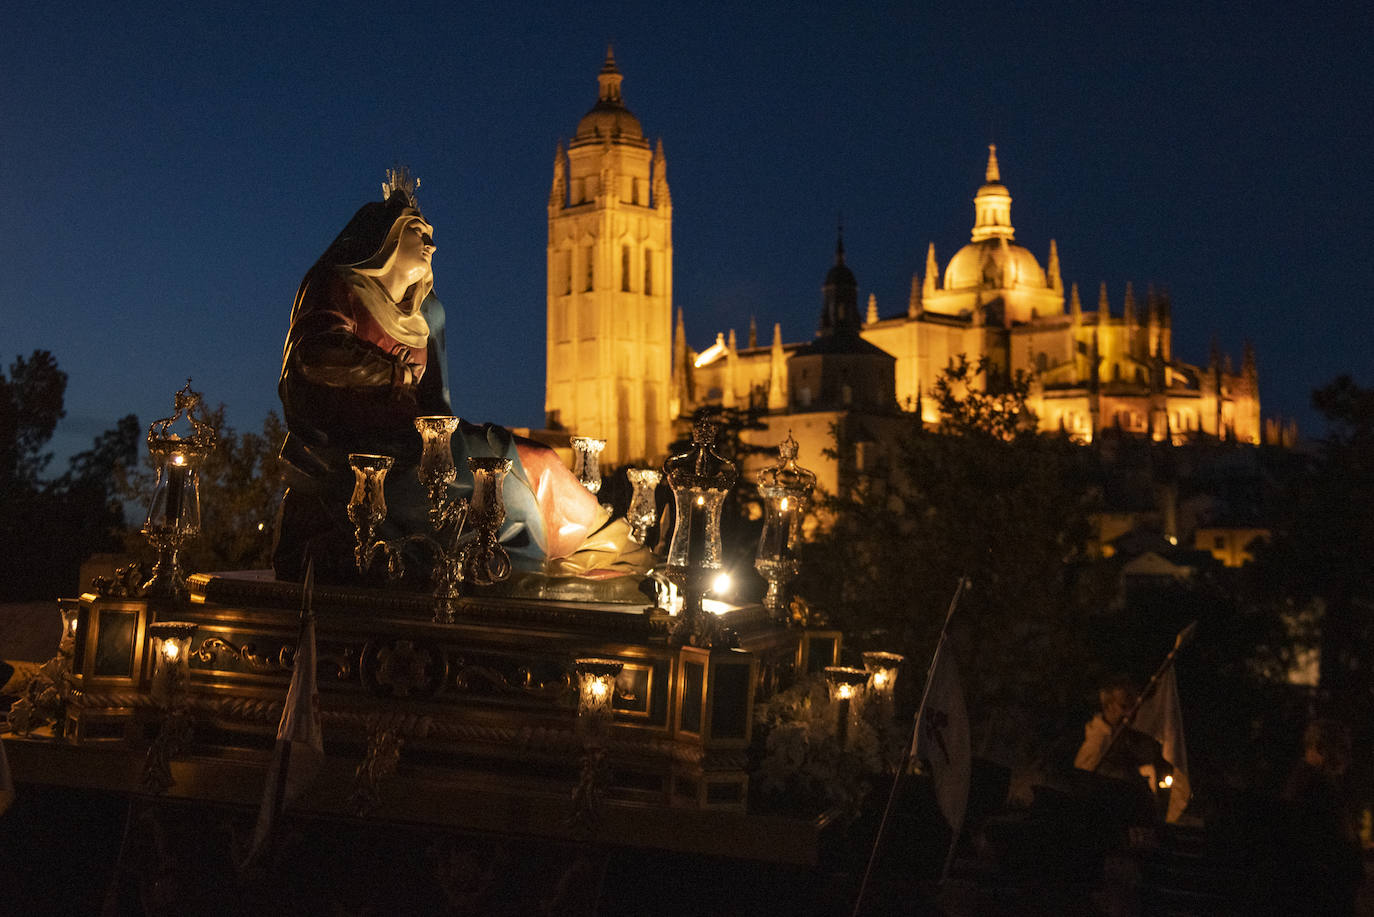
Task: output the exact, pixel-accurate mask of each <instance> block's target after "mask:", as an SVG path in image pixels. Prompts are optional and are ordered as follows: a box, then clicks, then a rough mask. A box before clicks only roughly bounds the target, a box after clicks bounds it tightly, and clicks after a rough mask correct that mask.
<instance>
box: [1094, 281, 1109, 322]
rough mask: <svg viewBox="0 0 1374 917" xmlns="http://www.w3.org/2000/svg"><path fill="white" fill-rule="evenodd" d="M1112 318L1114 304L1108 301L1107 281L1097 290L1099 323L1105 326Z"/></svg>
mask: <svg viewBox="0 0 1374 917" xmlns="http://www.w3.org/2000/svg"><path fill="white" fill-rule="evenodd" d="M1111 317H1112V304H1111V302H1109V301H1108V299H1107V281H1105V280H1104V281H1102V285H1101V286H1100V287H1098V288H1097V322H1098V324H1103V323H1105V322H1106V321H1107V319H1109V318H1111Z"/></svg>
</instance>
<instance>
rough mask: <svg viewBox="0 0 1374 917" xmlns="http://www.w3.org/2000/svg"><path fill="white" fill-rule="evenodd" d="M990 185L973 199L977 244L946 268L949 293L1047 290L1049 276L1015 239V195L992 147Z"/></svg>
mask: <svg viewBox="0 0 1374 917" xmlns="http://www.w3.org/2000/svg"><path fill="white" fill-rule="evenodd" d="M985 178H986V181H985V183H984V185H983V186H982V187H981V188H979V189H978V193H977V194H976V195H975V196H974V198H973V212H974V220H973V241H971V242H970V243H969V244H968V245H965V246H964V247H963V248H961V249H959V251H957V252H955V253H954V257H953V258H951V259H949V265H948V266H947V267H946V268H945V284H944V288H945V289H946V290H967V289H985V290H986V289H994V290H995V289H1007V288H1010V287H1017V286H1020V287H1039V288H1042V289H1043V288H1045V287H1046V286H1048V284H1047V283H1046V282H1045V272H1044V270H1043V269H1041V267H1040V262H1038V261H1036V260H1035V256H1034V255H1032V254H1031V253H1030V252H1029V251H1028V250H1027V249H1024V248H1022V247H1021V246H1019V245H1017V244H1016V243H1014V242H1012V239H1014V238H1016V230H1015V229H1013V228H1012V225H1011V192H1009V191H1008V190H1007V186H1006V185H1004V184H1002V174H1001V169H1000V168H999V167H998V165H997V147H996V146H994V145H991V144H989V146H988V165H987V171H986V173H985Z"/></svg>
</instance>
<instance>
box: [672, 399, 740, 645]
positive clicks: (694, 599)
mask: <svg viewBox="0 0 1374 917" xmlns="http://www.w3.org/2000/svg"><path fill="white" fill-rule="evenodd" d="M716 430H717V424H716V422H715V420H714V419H712V418H706V417H703V418H699V419H698V420H697V422H696V423H695V424H694V425H693V427H692V449H691V451H689V452H685V453H683V454H682V455H675V456H673V457H672V458H670V459H668V461H666V462H664V463H663V472H664V474H665V476H666V477H667V478H668V486H669V487H671V488H672V489H673V506H674V508H675V511H676V519H675V521H674V525H673V539H672V542H671V543H670V544H669V546H668V564H667V566H668V576H669V579H670V580H672V582H674V583H676V584H677V585H678V587H679V588H680V589H681V590H682V592H683V596H684V602H683V609H682V615H681V620H680V622H679V626H680V627H681V628H682V630H681V631H680V633H682V634H690V633H691V632H693V631H694V630H695V629H696V628H697V619H698V618H699V617H700V615H701V600H702V597H703V595H704V593H705V592H706V590H707V588H708V587H709V586H710V584H711V582H712V581H713V580H714V579H715V576H716V574H717V573H719V572H720V571H721V569H722V567H723V566H724V561H723V553H724V552H723V549H722V547H721V542H720V511H721V507H722V505H723V504H724V503H725V496H726V494H728V493H729V492H730V488H731V487H732V486H734V483H735V478H736V471H735V463H734V462H731V461H729V460H728V459H724V458H721V457H720V456H719V455H717V454H716V452H715V450H714V449H713V448H712V447H713V446H714V444H715V439H716Z"/></svg>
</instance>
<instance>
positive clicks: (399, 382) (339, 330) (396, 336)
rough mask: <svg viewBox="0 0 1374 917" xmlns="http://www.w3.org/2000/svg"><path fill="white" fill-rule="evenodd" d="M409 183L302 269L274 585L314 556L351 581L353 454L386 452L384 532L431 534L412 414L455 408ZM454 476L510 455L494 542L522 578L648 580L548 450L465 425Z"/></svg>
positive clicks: (393, 177)
mask: <svg viewBox="0 0 1374 917" xmlns="http://www.w3.org/2000/svg"><path fill="white" fill-rule="evenodd" d="M417 184H418V183H414V182H412V181H411V180H410V179H409V177H408V176H407V175H405V174H404V173H395V172H393V173H390V174H389V176H388V181H387V183H386V184H384V185H383V194H384V200H381V201H373V202H371V203H368V204H364V205H363V207H362V208H361V209H359V210H358V212H357V213H356V214H354V215H353V219H351V220H349V222H348V225H347V226H345V227H344V229H343V231H342V232H341V233H339V235H338V237H337V238H336V239H335V240H334V241H333V243H331V244H330V246H329V247H328V248H327V249H326V250H325V252H324V254H323V255H321V256H320V258H319V260H318V261H316V262H315V264H314V266H313V267H311V268H310V270H309V271H307V272H306V275H305V278H304V279H303V280H302V281H301V285H300V288H299V289H298V290H297V291H296V301H295V304H294V305H293V306H292V309H291V325H290V329H289V330H288V331H287V334H286V345H285V347H284V348H283V351H282V368H281V379H280V381H279V383H278V386H277V391H278V393H279V394H280V396H281V402H282V408H283V411H284V414H285V418H286V426H287V431H288V433H287V437H286V442H285V445H284V446H283V447H282V458H283V459H284V460H285V461H286V462H287V463H288V464H289V465H290V467H291V469H292V470H293V472H294V473H293V474H291V475H290V488H289V489H288V490H287V493H286V497H285V499H284V500H283V502H282V509H281V514H280V517H279V518H278V523H277V535H276V543H275V545H274V547H273V557H272V562H273V567H274V569H275V571H276V574H277V576H278V577H279V578H282V579H293V580H296V579H300V578H301V577H303V575H304V572H305V559H306V557H307V556H310V557H311V558H313V560H314V563H315V574H316V576H318V577H320V578H321V581H333V582H350V581H356V580H357V579H358V573H357V571H356V570H355V569H354V567H353V538H354V533H353V526H352V524H351V523H350V522H349V521H348V518H347V511H346V506H347V503H348V498H349V494H350V492H351V491H352V486H353V474H352V471H351V470H350V468H349V465H348V454H349V453H350V452H362V453H374V454H383V455H390V456H392V457H393V458H394V459H395V460H396V463H395V465H394V466H393V469H392V471H391V473H390V474H389V475H388V476H387V480H386V489H387V505H388V508H389V513H388V517H387V521H386V523H385V524H384V525H383V526H382V527H381V528H380V529H379V530H378V532H377V536H378V537H381V538H387V539H390V538H396V537H400V536H402V535H408V534H413V533H417V532H424V531H427V530H428V521H427V516H426V511H427V506H428V503H427V499H426V495H425V492H424V490H423V488H422V487H421V486H420V484H419V482H418V481H417V479H416V476H415V473H414V471H415V468H416V466H417V464H418V462H419V458H420V437H419V434H418V433H417V432H416V430H415V425H414V420H415V418H416V417H420V416H425V415H434V414H452V413H453V409H452V408H451V406H450V404H449V395H448V391H449V390H448V379H447V365H446V362H447V361H446V359H445V354H444V309H443V306H442V305H441V304H440V302H439V300H438V299H437V298H436V297H435V295H434V274H433V271H432V269H431V267H430V260H431V258H432V256H433V254H434V250H435V246H434V229H433V227H432V226H431V225H430V224H429V223H428V222H427V221H426V220H425V218H424V217H423V216H422V215H421V213H420V208H419V204H418V203H417V201H416V199H415V195H414V188H415V187H416V185H417ZM452 442H453V457H454V462H455V464H456V465H457V466H458V470H459V478H458V481H457V482H456V483H455V484H454V485H453V488H454V491H455V492H454V494H453V495H454V496H466V495H467V494H468V493H470V492H471V490H472V483H473V482H472V476H471V473H470V472H468V470H467V458H468V457H469V456H494V457H504V458H508V459H510V460H511V473H510V474H508V475H506V483H505V489H504V492H503V496H504V498H505V504H506V511H507V512H506V522H505V524H504V526H503V528H502V530H501V533H500V539H501V542H502V544H503V545H504V546H505V548H506V550H507V552H508V553H509V554H510V557H511V562H512V565H513V567H514V568H515V569H516V570H517V571H524V572H528V573H545V574H552V575H588V576H594V577H598V578H600V577H605V576H614V575H617V574H632V573H643V572H644V571H645V570H647V569H648V567H649V566H650V564H651V563H652V561H653V557H652V555H651V554H650V553H649V552H648V551H647V550H645V549H643V548H641V547H639V546H638V545H636V544H635V543H634V542H632V541H630V540H629V538H628V533H629V528H628V526H627V525H626V524H625V522H624V520H620V519H617V520H611V519H610V518H609V516H610V514H609V512H608V511H607V510H606V509H605V508H604V507H602V506H601V505H600V504H598V503H597V501H596V498H595V497H594V496H593V495H592V494H590V493H588V492H587V491H586V490H585V489H584V488H583V487H582V486H580V485H579V484H578V482H577V479H576V478H575V477H574V476H573V475H572V473H571V472H570V471H569V470H568V469H567V467H566V466H565V465H564V464H563V463H562V461H561V460H560V459H559V458H558V455H557V454H556V453H555V452H554V451H553V450H552V449H550V448H548V447H547V446H544V445H541V444H540V443H536V442H534V441H533V440H529V439H525V438H523V437H519V436H515V435H513V434H512V433H511V432H510V431H509V430H506V429H505V428H503V427H498V426H495V425H493V424H485V425H481V426H478V425H474V424H469V423H466V422H464V423H461V424H460V426H459V429H458V432H456V433H455V434H454V436H453V441H452Z"/></svg>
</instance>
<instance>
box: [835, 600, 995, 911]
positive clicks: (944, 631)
mask: <svg viewBox="0 0 1374 917" xmlns="http://www.w3.org/2000/svg"><path fill="white" fill-rule="evenodd" d="M967 585H968V575H967V574H965V575H964V576H961V577H959V585H958V586H956V587H955V588H954V597H953V598H951V599H950V600H949V610H948V611H946V612H945V623H944V625H943V626H942V627H941V628H940V640H939V642H937V643H936V644H935V652H934V653H933V654H932V655H931V657H930V666H929V667H928V668H927V669H926V683H925V687H924V688H923V689H922V691H921V704H920V706H918V707H917V708H916V716H917V718H918V719H919V718H920V715H921V711H922V710H923V709H924V708H925V705H926V697H927V696H928V695H929V694H930V676H931V674H932V673H933V672H934V671H935V663H936V661H937V660H938V659H939V658H940V650H941V649H942V648H943V647H944V645H945V637H947V636H948V635H949V622H950V619H952V618H953V617H954V609H955V608H956V607H957V606H958V605H959V597H960V596H961V595H963V594H964V587H965V586H967ZM916 727H917V723H916V722H915V721H913V722H912V731H911V741H910V742H908V743H906V750H905V751H904V752H902V761H901V763H900V764H899V765H898V766H897V771H896V773H894V774H893V775H892V788H891V789H890V790H888V793H887V804H886V805H885V806H883V817H882V819H881V820H880V821H879V822H878V833H877V835H876V836H875V837H874V838H873V849H872V850H871V851H869V854H868V865H867V866H866V867H864V877H863V881H862V882H861V883H860V884H859V895H858V897H857V898H856V899H855V901H854V911H853V914H852V917H859V911H860V909H861V908H862V907H863V903H864V893H865V892H866V891H867V890H868V880H869V877H870V876H871V875H872V874H873V864H874V863H876V862H877V861H878V846H879V845H880V844H881V843H882V841H883V832H884V830H885V829H886V828H887V818H888V815H889V814H891V812H892V800H893V799H895V798H896V797H897V783H898V781H899V780H901V779H902V774H904V773H906V769H907V766H908V765H909V764H910V763H911V752H912V749H913V748H914V746H915V744H916ZM958 840H959V832H958V830H957V829H956V830H955V832H954V841H953V842H951V844H950V849H951V851H952V850H953V849H954V844H955V843H957V842H958ZM949 860H950V857H948V856H947V857H946V858H945V869H944V872H942V873H941V877H940V881H942V882H943V881H944V876H945V874H946V873H948V872H949Z"/></svg>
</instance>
